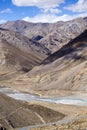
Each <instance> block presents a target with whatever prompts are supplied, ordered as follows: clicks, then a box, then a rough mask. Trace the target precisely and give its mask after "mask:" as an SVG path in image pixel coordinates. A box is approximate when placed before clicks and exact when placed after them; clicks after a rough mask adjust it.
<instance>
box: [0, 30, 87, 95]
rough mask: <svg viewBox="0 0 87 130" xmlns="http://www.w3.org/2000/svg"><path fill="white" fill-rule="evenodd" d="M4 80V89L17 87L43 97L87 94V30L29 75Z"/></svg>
mask: <svg viewBox="0 0 87 130" xmlns="http://www.w3.org/2000/svg"><path fill="white" fill-rule="evenodd" d="M6 77H8V78H9V80H8V78H7V79H6ZM1 79H2V80H1V81H0V85H1V86H10V87H12V88H14V87H15V88H16V89H19V90H22V91H26V92H33V93H37V94H39V95H43V96H54V95H55V96H61V95H62V96H67V95H68V94H69V95H71V94H73V93H76V92H86V91H87V89H86V87H87V31H84V32H83V33H82V34H81V35H79V36H78V37H77V38H75V39H74V40H72V41H71V42H69V43H68V44H67V45H65V46H64V47H62V48H61V49H60V50H59V51H58V52H56V53H54V54H52V55H51V56H49V57H48V58H46V59H45V60H44V61H43V63H42V65H40V66H37V67H34V68H33V69H32V70H31V71H29V72H28V73H25V74H18V75H16V77H15V76H14V75H13V77H12V74H10V75H6V74H4V75H3V76H1ZM3 81H4V82H3ZM20 81H21V82H20ZM21 86H25V87H21Z"/></svg>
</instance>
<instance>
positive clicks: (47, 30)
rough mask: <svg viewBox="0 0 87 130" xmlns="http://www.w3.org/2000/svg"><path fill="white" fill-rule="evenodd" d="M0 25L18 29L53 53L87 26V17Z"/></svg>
mask: <svg viewBox="0 0 87 130" xmlns="http://www.w3.org/2000/svg"><path fill="white" fill-rule="evenodd" d="M0 27H2V28H5V29H10V30H14V31H18V32H20V33H21V34H23V35H25V36H26V37H28V38H31V39H33V40H34V41H38V42H39V43H40V44H41V45H44V46H45V47H46V48H48V49H49V50H50V51H51V53H54V52H55V51H57V50H59V49H60V48H61V47H62V46H63V45H65V44H67V43H68V42H69V41H70V40H72V39H74V38H75V37H77V36H78V35H80V34H81V33H82V32H83V31H84V30H85V29H86V28H87V17H85V18H77V19H75V20H71V21H68V22H63V21H59V22H56V23H30V22H25V21H20V20H17V21H12V22H7V23H5V24H2V25H0Z"/></svg>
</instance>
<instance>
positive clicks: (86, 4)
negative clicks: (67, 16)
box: [65, 0, 87, 12]
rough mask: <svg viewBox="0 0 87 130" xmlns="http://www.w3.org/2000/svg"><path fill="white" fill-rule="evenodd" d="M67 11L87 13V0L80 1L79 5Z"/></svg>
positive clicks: (68, 8)
mask: <svg viewBox="0 0 87 130" xmlns="http://www.w3.org/2000/svg"><path fill="white" fill-rule="evenodd" d="M65 9H67V10H71V11H73V12H85V11H87V0H78V2H77V3H75V4H72V5H70V6H68V7H65Z"/></svg>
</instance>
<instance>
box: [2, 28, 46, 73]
mask: <svg viewBox="0 0 87 130" xmlns="http://www.w3.org/2000/svg"><path fill="white" fill-rule="evenodd" d="M48 52H49V51H48V50H47V49H46V48H44V47H43V46H41V45H40V44H39V43H37V42H34V41H32V40H31V39H28V38H27V37H25V36H23V35H21V34H19V33H17V32H14V31H9V30H5V29H0V69H5V68H6V69H7V68H8V69H9V70H10V71H12V70H15V69H16V70H23V71H25V72H26V71H29V70H30V69H31V68H32V67H33V66H36V65H39V64H40V63H41V61H42V60H43V59H44V58H46V57H47V53H48Z"/></svg>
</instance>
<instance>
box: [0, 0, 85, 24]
mask: <svg viewBox="0 0 87 130" xmlns="http://www.w3.org/2000/svg"><path fill="white" fill-rule="evenodd" d="M85 16H87V0H0V23H3V22H6V21H13V20H25V21H29V22H56V21H60V20H62V21H67V20H71V19H74V18H77V17H85Z"/></svg>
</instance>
